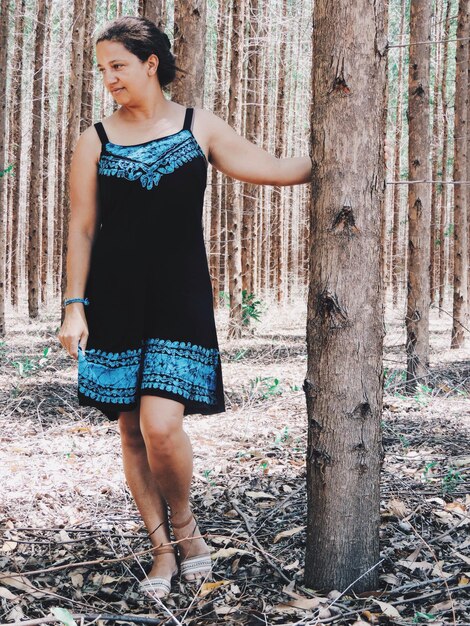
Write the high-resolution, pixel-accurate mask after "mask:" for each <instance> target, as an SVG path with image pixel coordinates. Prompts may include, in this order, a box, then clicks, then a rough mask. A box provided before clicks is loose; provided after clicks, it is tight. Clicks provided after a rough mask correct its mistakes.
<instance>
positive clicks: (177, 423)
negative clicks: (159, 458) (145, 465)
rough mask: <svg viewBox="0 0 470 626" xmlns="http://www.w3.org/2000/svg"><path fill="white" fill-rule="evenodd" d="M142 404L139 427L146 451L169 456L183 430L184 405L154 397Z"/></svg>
mask: <svg viewBox="0 0 470 626" xmlns="http://www.w3.org/2000/svg"><path fill="white" fill-rule="evenodd" d="M148 398H151V399H150V400H149V401H148V402H145V403H144V402H143V403H142V405H141V410H140V425H141V431H142V436H143V438H144V440H145V444H146V446H147V449H149V448H150V449H151V450H153V451H155V452H158V453H160V454H171V453H172V452H173V451H174V448H175V446H176V445H177V443H178V438H179V437H180V436H181V432H182V430H183V415H182V413H183V409H184V405H181V406H182V408H181V406H178V405H180V403H179V402H174V401H172V400H168V401H167V402H159V401H160V400H167V399H166V398H165V399H163V398H159V397H155V398H152V397H151V396H148Z"/></svg>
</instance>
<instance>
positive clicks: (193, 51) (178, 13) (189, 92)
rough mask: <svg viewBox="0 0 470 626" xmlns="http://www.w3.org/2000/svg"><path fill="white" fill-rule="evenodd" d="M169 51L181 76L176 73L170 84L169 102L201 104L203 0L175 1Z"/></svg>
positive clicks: (204, 7)
mask: <svg viewBox="0 0 470 626" xmlns="http://www.w3.org/2000/svg"><path fill="white" fill-rule="evenodd" d="M174 34H175V39H174V44H173V48H174V51H175V55H176V58H177V65H178V67H180V68H181V69H182V70H185V72H187V73H185V74H183V75H182V74H181V73H179V72H178V73H177V74H176V79H175V80H174V82H172V83H171V99H172V100H173V101H175V102H178V103H179V104H183V105H186V106H195V107H200V108H201V107H202V106H203V104H204V76H205V69H206V68H205V59H206V0H184V1H182V0H177V1H176V2H175V20H174Z"/></svg>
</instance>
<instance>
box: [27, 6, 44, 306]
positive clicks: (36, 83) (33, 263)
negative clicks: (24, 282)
mask: <svg viewBox="0 0 470 626" xmlns="http://www.w3.org/2000/svg"><path fill="white" fill-rule="evenodd" d="M45 17H46V0H38V4H37V15H36V25H35V33H34V43H33V49H34V78H33V91H32V97H33V111H32V116H33V117H32V126H33V130H32V139H31V163H35V164H36V167H32V168H31V175H30V177H29V194H28V198H29V224H28V248H27V260H26V268H27V272H28V312H29V316H30V317H31V318H36V317H38V315H39V294H40V278H41V274H40V258H41V251H40V245H41V241H40V232H41V230H40V219H41V204H42V193H41V189H42V167H41V127H42V110H43V109H42V99H41V98H42V83H43V61H44V58H43V57H44V25H45Z"/></svg>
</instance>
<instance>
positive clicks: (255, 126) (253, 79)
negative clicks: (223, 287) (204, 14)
mask: <svg viewBox="0 0 470 626" xmlns="http://www.w3.org/2000/svg"><path fill="white" fill-rule="evenodd" d="M258 11H259V7H258V0H250V1H249V2H248V15H253V16H255V17H254V19H252V20H249V23H248V28H249V34H248V37H249V39H248V41H249V44H248V63H247V70H246V72H247V76H246V81H247V97H246V104H245V107H246V131H245V137H246V138H247V139H248V141H251V142H252V143H254V144H257V145H259V121H260V120H259V111H258V108H259V107H258V99H257V97H258V93H259V92H258V89H257V87H256V86H257V84H258V80H259V67H260V54H259V47H258V37H259V35H258V31H259V19H258ZM258 189H259V185H253V184H250V183H245V184H244V185H243V224H242V241H243V245H242V283H243V289H245V290H246V292H247V293H248V294H251V293H253V291H254V271H255V263H256V260H255V256H254V250H255V246H254V232H255V231H254V224H255V211H256V207H257V205H258Z"/></svg>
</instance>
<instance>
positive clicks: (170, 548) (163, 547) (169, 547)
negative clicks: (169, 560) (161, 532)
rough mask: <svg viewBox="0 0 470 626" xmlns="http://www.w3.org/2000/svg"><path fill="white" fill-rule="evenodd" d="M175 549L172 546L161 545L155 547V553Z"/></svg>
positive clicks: (168, 551) (163, 552)
mask: <svg viewBox="0 0 470 626" xmlns="http://www.w3.org/2000/svg"><path fill="white" fill-rule="evenodd" d="M174 551H175V549H174V548H173V547H172V546H161V547H160V548H155V549H154V550H153V552H154V554H166V553H170V552H174Z"/></svg>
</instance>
